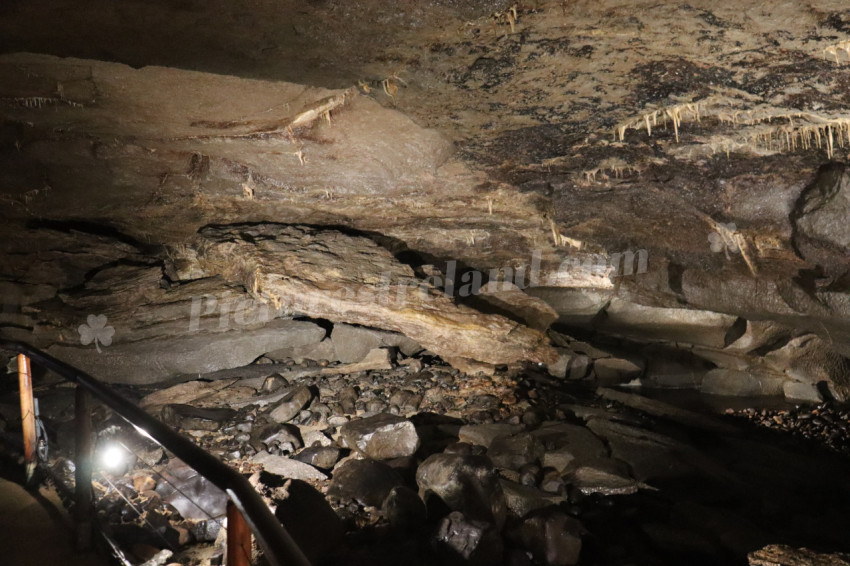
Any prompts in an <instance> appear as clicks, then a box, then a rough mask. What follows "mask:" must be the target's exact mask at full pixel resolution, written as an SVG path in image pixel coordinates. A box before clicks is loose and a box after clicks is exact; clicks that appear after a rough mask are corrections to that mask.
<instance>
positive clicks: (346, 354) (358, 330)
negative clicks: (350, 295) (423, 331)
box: [331, 324, 422, 363]
mask: <svg viewBox="0 0 850 566" xmlns="http://www.w3.org/2000/svg"><path fill="white" fill-rule="evenodd" d="M331 342H332V344H333V346H334V353H335V355H336V359H337V360H338V361H340V362H343V363H354V362H359V361H362V360H363V358H365V357H366V354H368V353H369V352H370V351H372V350H374V349H376V348H387V347H393V348H398V350H399V351H400V352H401V353H402V354H404V355H405V356H412V355H414V354H418V353H419V352H421V351H422V346H420V345H419V344H417V343H416V342H414V341H413V340H411V339H410V338H408V337H407V336H404V335H403V334H399V333H397V332H386V331H383V330H377V329H374V328H364V327H362V326H352V325H350V324H335V325H334V328H333V330H332V331H331Z"/></svg>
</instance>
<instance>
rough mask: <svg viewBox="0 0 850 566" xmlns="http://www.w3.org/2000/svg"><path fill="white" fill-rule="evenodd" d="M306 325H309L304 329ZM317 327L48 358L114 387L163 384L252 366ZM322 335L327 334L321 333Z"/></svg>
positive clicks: (280, 326)
mask: <svg viewBox="0 0 850 566" xmlns="http://www.w3.org/2000/svg"><path fill="white" fill-rule="evenodd" d="M303 324H306V325H308V326H307V327H302V325H303ZM314 330H318V331H319V332H320V333H322V332H323V331H322V330H321V329H320V328H318V327H317V326H316V325H314V324H312V323H302V322H299V321H292V320H274V321H272V322H270V323H269V324H268V325H267V326H265V327H262V328H259V329H253V330H238V329H234V330H231V331H228V332H221V333H215V334H196V335H188V336H179V337H169V336H164V337H163V338H162V339H158V340H141V341H137V342H129V343H126V344H114V345H112V346H109V347H104V348H103V349H102V351H101V352H98V351H97V350H96V349H95V348H94V347H83V346H65V345H60V344H56V345H53V346H51V347H50V348H48V349H47V351H48V353H50V354H51V355H53V356H56V357H57V358H59V359H60V360H62V361H64V362H67V363H69V364H71V365H73V366H75V367H78V368H79V369H81V370H83V371H85V372H88V373H91V374H92V375H93V376H94V377H97V378H98V379H101V380H103V381H107V382H110V383H132V384H145V383H157V382H160V381H163V380H165V379H167V378H169V377H174V376H178V375H182V374H192V373H207V372H213V371H217V370H221V369H226V368H238V367H242V366H245V365H248V364H250V363H251V362H253V361H254V360H255V359H257V358H258V357H260V356H261V355H263V353H264V352H267V351H269V350H273V349H276V348H279V347H283V346H285V345H286V344H287V343H289V344H292V343H293V342H297V341H300V340H302V339H303V338H304V332H305V331H306V332H307V333H308V334H311V336H308V337H307V338H308V339H309V340H312V339H315V337H316V333H315V332H314ZM319 336H321V334H319Z"/></svg>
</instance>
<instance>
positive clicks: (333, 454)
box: [294, 446, 339, 470]
mask: <svg viewBox="0 0 850 566" xmlns="http://www.w3.org/2000/svg"><path fill="white" fill-rule="evenodd" d="M294 458H295V459H296V460H298V461H299V462H304V463H305V464H309V465H311V466H313V467H315V468H319V469H322V470H330V469H331V468H333V467H334V466H335V465H336V463H337V461H338V460H339V448H335V447H333V446H308V447H307V448H305V449H304V450H302V451H301V452H299V453H298V454H296V455H295V456H294Z"/></svg>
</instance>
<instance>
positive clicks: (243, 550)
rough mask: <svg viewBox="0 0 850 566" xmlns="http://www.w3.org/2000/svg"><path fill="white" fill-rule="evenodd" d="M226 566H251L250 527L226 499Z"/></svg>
mask: <svg viewBox="0 0 850 566" xmlns="http://www.w3.org/2000/svg"><path fill="white" fill-rule="evenodd" d="M225 564H226V566H251V529H250V527H248V523H246V522H245V517H243V516H242V513H240V512H239V509H238V508H237V507H236V505H234V504H233V502H232V501H230V500H228V501H227V562H226V563H225Z"/></svg>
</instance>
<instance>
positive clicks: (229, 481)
mask: <svg viewBox="0 0 850 566" xmlns="http://www.w3.org/2000/svg"><path fill="white" fill-rule="evenodd" d="M0 349H4V350H10V351H14V352H16V353H18V354H25V355H27V356H29V357H30V358H32V359H33V360H35V361H36V362H38V363H39V364H40V365H41V366H43V367H45V368H47V369H49V370H52V371H54V372H56V373H57V374H59V375H61V376H62V377H64V378H65V379H67V380H69V381H72V382H74V383H76V384H77V385H79V386H80V387H83V388H85V389H86V390H87V391H88V392H89V393H91V394H92V395H94V396H95V397H97V398H98V399H100V401H101V402H103V403H104V404H105V405H106V406H107V407H109V408H110V409H112V410H113V411H115V412H116V413H118V414H119V415H121V416H122V417H123V418H124V419H126V420H127V421H129V422H130V423H131V424H133V425H135V426H137V427H138V428H140V429H141V430H142V431H144V432H145V433H146V434H147V435H148V436H150V437H151V438H152V439H154V440H155V441H157V442H158V443H159V444H160V445H162V446H163V447H164V448H166V449H168V450H170V451H171V452H172V453H173V454H174V455H175V456H177V457H178V458H180V459H181V460H183V461H184V462H185V463H186V464H188V465H189V466H190V467H192V468H194V469H195V470H197V471H198V472H199V473H200V474H201V475H203V476H204V477H205V478H207V479H208V480H210V482H212V483H213V485H215V486H216V487H218V488H219V489H221V490H222V491H224V492H225V493H226V494H227V495H228V497H229V498H230V500H231V501H232V502H233V504H234V505H235V506H236V508H237V509H238V510H239V512H240V513H242V515H243V516H244V518H245V521H246V522H247V523H248V526H249V527H250V528H251V531H253V533H254V536H255V537H256V538H257V542H258V543H259V545H260V548H262V549H263V553H264V554H265V556H266V558H267V559H268V560H269V562H270V563H271V564H273V565H274V566H310V561H309V560H308V559H307V557H306V556H305V555H304V553H303V552H302V551H301V549H300V548H299V547H298V545H297V544H296V543H295V541H294V540H293V539H292V537H291V535H290V534H289V533H288V532H287V530H286V529H285V528H284V527H283V525H282V524H281V523H280V521H279V520H278V519H277V518H276V517H275V516H274V515H273V514H272V512H271V511H270V510H269V508H268V506H267V505H266V503H265V502H264V501H263V499H262V498H261V497H260V494H259V493H257V492H256V491H255V490H254V487H253V486H252V485H251V484H250V483H249V482H248V480H247V479H246V478H245V477H244V476H242V475H241V474H240V473H238V472H237V471H236V470H234V469H232V468H230V467H229V466H227V465H226V464H224V463H223V462H221V461H220V460H218V459H217V458H216V457H215V456H213V455H212V454H210V453H208V452H207V451H205V450H204V449H202V448H201V447H199V446H197V445H196V444H195V443H193V442H192V441H190V440H189V439H188V438H186V437H184V436H182V435H180V434H178V433H176V432H174V431H173V430H172V429H171V428H170V427H169V426H167V425H166V424H164V423H162V422H160V421H159V420H157V419H155V418H153V417H152V416H150V415H149V414H148V413H146V412H145V411H144V410H142V409H141V408H139V407H138V406H137V405H135V404H133V403H132V402H130V401H129V400H127V399H125V398H124V397H122V396H121V395H119V394H118V393H117V392H115V391H114V390H112V389H111V388H110V387H108V386H106V385H104V384H103V383H101V382H99V381H98V380H96V379H95V378H93V377H91V376H90V375H88V374H87V373H85V372H82V371H80V370H78V369H76V368H74V367H72V366H70V365H68V364H66V363H65V362H62V361H60V360H58V359H56V358H54V357H53V356H51V355H49V354H46V353H44V352H42V351H41V350H38V349H36V348H34V347H32V346H30V345H29V344H26V343H25V342H20V341H18V340H4V339H0Z"/></svg>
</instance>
